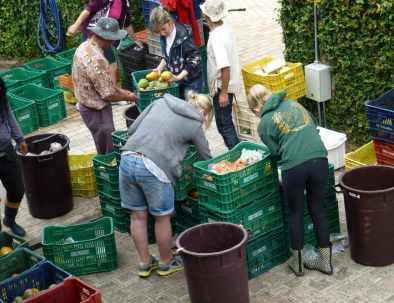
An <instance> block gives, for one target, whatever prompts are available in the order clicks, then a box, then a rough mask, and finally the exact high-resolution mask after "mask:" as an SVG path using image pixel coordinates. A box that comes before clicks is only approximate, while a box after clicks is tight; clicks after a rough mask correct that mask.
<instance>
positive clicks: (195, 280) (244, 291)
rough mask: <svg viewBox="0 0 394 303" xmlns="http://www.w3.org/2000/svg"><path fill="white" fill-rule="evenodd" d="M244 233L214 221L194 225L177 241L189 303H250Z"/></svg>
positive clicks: (238, 228)
mask: <svg viewBox="0 0 394 303" xmlns="http://www.w3.org/2000/svg"><path fill="white" fill-rule="evenodd" d="M247 239H248V234H247V232H246V230H245V229H244V228H242V227H240V226H238V225H236V224H232V223H225V222H217V223H206V224H200V225H197V226H194V227H192V228H189V229H187V230H185V231H184V232H183V233H181V234H180V235H179V237H178V239H177V240H176V246H177V250H178V251H179V254H180V256H181V258H182V260H183V264H184V267H185V274H186V281H187V287H188V290H189V296H190V301H191V302H192V303H206V302H215V303H218V302H226V303H247V302H249V290H248V268H247V263H246V241H247Z"/></svg>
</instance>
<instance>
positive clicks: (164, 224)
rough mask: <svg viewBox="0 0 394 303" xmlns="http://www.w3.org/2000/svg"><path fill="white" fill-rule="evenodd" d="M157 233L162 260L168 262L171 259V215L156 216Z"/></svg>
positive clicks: (164, 262)
mask: <svg viewBox="0 0 394 303" xmlns="http://www.w3.org/2000/svg"><path fill="white" fill-rule="evenodd" d="M155 235H156V242H157V246H158V248H159V254H160V262H161V263H163V264H167V263H168V262H170V259H171V255H170V246H171V237H172V228H171V215H166V216H155Z"/></svg>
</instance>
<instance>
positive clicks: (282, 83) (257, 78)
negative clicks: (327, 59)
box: [242, 57, 306, 100]
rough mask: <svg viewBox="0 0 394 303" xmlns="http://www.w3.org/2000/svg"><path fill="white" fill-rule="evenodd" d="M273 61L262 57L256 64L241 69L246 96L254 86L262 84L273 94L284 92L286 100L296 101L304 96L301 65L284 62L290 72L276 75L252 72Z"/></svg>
mask: <svg viewBox="0 0 394 303" xmlns="http://www.w3.org/2000/svg"><path fill="white" fill-rule="evenodd" d="M272 60H274V59H273V58H272V57H264V58H263V59H260V60H258V61H256V62H253V63H251V64H248V65H246V66H244V67H242V77H243V81H244V87H245V91H246V94H249V90H250V88H251V87H252V86H253V85H255V84H262V85H264V86H265V87H267V88H268V89H270V90H271V91H273V92H278V91H281V90H286V98H287V99H291V100H297V99H298V98H301V97H303V96H305V95H306V86H305V77H304V70H303V67H302V64H301V63H290V62H286V66H287V67H290V70H288V71H286V72H283V73H280V74H277V75H268V76H262V75H257V74H255V73H254V72H255V71H256V70H258V69H260V68H261V67H262V66H264V65H266V64H267V63H268V62H270V61H272Z"/></svg>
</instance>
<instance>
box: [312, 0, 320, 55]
mask: <svg viewBox="0 0 394 303" xmlns="http://www.w3.org/2000/svg"><path fill="white" fill-rule="evenodd" d="M313 22H314V25H315V63H318V62H319V54H318V47H317V5H316V1H315V2H314V4H313Z"/></svg>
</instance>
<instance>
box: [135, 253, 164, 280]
mask: <svg viewBox="0 0 394 303" xmlns="http://www.w3.org/2000/svg"><path fill="white" fill-rule="evenodd" d="M158 267H159V261H157V260H156V258H155V257H153V256H150V261H149V263H146V264H143V263H140V265H139V268H138V275H139V276H140V277H142V278H146V277H149V276H150V274H151V272H152V271H153V270H155V269H157V268H158Z"/></svg>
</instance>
